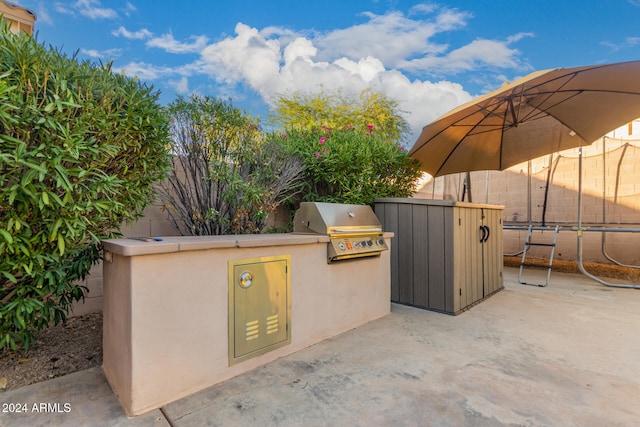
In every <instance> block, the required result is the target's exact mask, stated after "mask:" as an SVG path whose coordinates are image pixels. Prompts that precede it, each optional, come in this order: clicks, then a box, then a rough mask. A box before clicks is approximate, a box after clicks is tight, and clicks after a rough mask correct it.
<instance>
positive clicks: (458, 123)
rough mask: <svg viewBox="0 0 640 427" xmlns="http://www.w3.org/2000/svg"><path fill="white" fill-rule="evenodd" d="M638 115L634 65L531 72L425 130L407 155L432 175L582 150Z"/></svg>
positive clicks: (637, 66)
mask: <svg viewBox="0 0 640 427" xmlns="http://www.w3.org/2000/svg"><path fill="white" fill-rule="evenodd" d="M638 117H640V61H631V62H622V63H616V64H603V65H593V66H586V67H576V68H558V69H554V70H546V71H538V72H535V73H532V74H530V75H528V76H526V77H524V78H522V79H519V80H517V81H515V82H513V83H510V84H505V85H504V86H503V87H502V88H500V89H499V90H497V91H494V92H491V93H489V94H487V95H484V96H482V97H479V98H477V99H475V100H473V101H471V102H469V103H467V104H464V105H462V106H460V107H458V108H456V109H454V110H452V111H450V112H448V113H447V114H445V115H444V116H442V117H440V118H439V119H438V120H436V121H434V122H433V123H431V124H429V125H427V126H425V127H424V128H423V130H422V133H421V135H420V137H419V138H418V140H417V141H416V143H415V144H414V146H413V148H412V149H411V150H410V151H409V154H410V155H411V157H413V158H415V159H418V160H419V161H420V162H421V164H422V170H424V171H425V172H428V173H429V174H431V175H432V176H434V177H435V176H441V175H446V174H450V173H456V172H469V171H476V170H503V169H506V168H508V167H509V166H513V165H515V164H518V163H521V162H524V161H527V160H530V159H534V158H536V157H539V156H542V155H545V154H549V153H553V152H556V151H560V150H564V149H567V148H573V147H578V146H582V145H589V144H591V143H592V142H593V141H595V140H597V139H598V138H600V137H601V136H603V135H605V134H606V133H607V132H610V131H611V130H613V129H616V128H617V127H619V126H621V125H623V124H625V123H628V122H630V121H632V120H633V119H637V118H638Z"/></svg>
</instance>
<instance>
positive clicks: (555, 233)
mask: <svg viewBox="0 0 640 427" xmlns="http://www.w3.org/2000/svg"><path fill="white" fill-rule="evenodd" d="M532 228H533V227H532V226H531V225H530V226H529V229H528V230H527V238H526V240H525V242H524V250H523V251H522V261H521V262H520V272H519V273H518V282H519V283H521V284H523V285H531V286H540V287H545V286H547V285H548V284H549V279H550V278H551V266H552V265H553V254H554V252H555V250H556V241H557V240H558V229H559V226H557V225H556V227H555V229H554V230H553V241H552V242H551V243H540V242H532V241H531V231H532ZM532 246H545V247H548V248H550V253H549V265H540V264H533V263H527V262H526V258H527V251H528V250H529V248H531V247H532ZM524 267H535V268H546V269H547V280H546V281H545V282H544V284H540V283H528V282H525V281H523V280H522V270H523V268H524Z"/></svg>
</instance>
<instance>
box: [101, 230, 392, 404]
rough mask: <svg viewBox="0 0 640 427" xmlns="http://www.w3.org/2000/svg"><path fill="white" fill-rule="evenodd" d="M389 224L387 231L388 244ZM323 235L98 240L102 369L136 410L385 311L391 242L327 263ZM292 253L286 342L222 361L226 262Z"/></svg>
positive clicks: (226, 306) (225, 352) (225, 341)
mask: <svg viewBox="0 0 640 427" xmlns="http://www.w3.org/2000/svg"><path fill="white" fill-rule="evenodd" d="M392 236H393V234H392V233H385V235H384V237H385V240H386V241H387V245H389V247H390V244H391V241H390V240H391V237H392ZM327 242H328V237H327V236H322V235H302V234H268V235H236V236H206V237H166V238H162V241H153V242H144V241H138V240H132V239H113V240H106V241H104V242H103V245H104V250H105V262H104V267H103V268H104V271H103V275H104V333H103V352H104V355H103V360H104V361H103V369H104V372H105V375H106V377H107V380H108V381H109V383H110V385H111V387H112V389H113V390H114V393H115V394H116V396H117V398H118V400H119V401H120V403H121V404H122V405H123V407H124V408H125V410H126V412H127V414H129V415H131V416H133V415H138V414H142V413H144V412H147V411H150V410H152V409H155V408H159V407H160V406H162V405H164V404H166V403H169V402H172V401H175V400H177V399H179V398H182V397H184V396H187V395H190V394H192V393H195V392H196V391H199V390H202V389H204V388H206V387H209V386H211V385H214V384H216V383H219V382H221V381H224V380H226V379H229V378H231V377H234V376H236V375H239V374H241V373H244V372H246V371H249V370H251V369H254V368H256V367H258V366H260V365H263V364H265V363H268V362H271V361H273V360H275V359H278V358H280V357H282V356H285V355H287V354H290V353H293V352H295V351H298V350H301V349H303V348H305V347H308V346H310V345H313V344H315V343H317V342H319V341H322V340H324V339H326V338H330V337H332V336H335V335H338V334H340V333H342V332H345V331H347V330H350V329H352V328H355V327H357V326H360V325H362V324H364V323H367V322H369V321H371V320H374V319H377V318H380V317H382V316H385V315H386V314H388V313H389V312H390V289H391V287H390V276H391V273H390V261H389V260H390V257H389V252H390V251H384V252H382V254H381V255H380V256H377V257H371V258H361V259H354V260H348V261H342V262H336V263H332V264H327ZM284 255H288V256H290V259H291V263H290V268H291V271H290V279H291V299H290V305H291V324H290V327H291V343H290V344H288V345H285V346H283V347H280V348H277V349H274V350H272V351H270V352H268V353H266V354H262V355H259V356H256V357H254V358H251V359H249V360H246V361H242V362H240V363H237V364H234V365H233V366H230V364H229V344H228V319H229V303H228V293H229V291H228V278H229V274H228V263H229V261H232V260H238V259H251V258H260V257H273V256H284Z"/></svg>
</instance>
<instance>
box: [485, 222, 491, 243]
mask: <svg viewBox="0 0 640 427" xmlns="http://www.w3.org/2000/svg"><path fill="white" fill-rule="evenodd" d="M484 228H486V229H487V236H486V237H485V238H484V241H485V242H486V241H487V240H489V236H490V235H491V229H490V228H489V226H488V225H485V226H484Z"/></svg>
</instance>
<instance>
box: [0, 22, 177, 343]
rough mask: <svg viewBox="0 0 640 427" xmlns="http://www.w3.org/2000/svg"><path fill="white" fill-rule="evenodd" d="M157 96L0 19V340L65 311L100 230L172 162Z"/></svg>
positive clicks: (112, 227)
mask: <svg viewBox="0 0 640 427" xmlns="http://www.w3.org/2000/svg"><path fill="white" fill-rule="evenodd" d="M157 98H158V95H157V93H154V92H153V91H152V89H151V88H150V87H147V86H146V85H144V84H142V83H140V82H139V81H136V80H135V79H130V78H128V77H126V76H124V75H120V74H114V73H113V72H112V70H111V67H110V64H91V63H89V62H79V61H77V60H76V58H75V57H67V56H65V55H64V54H62V53H60V52H58V51H56V50H54V49H52V48H48V49H47V48H45V47H44V46H41V45H39V44H38V43H37V41H35V40H34V39H32V38H31V37H29V36H25V35H14V34H12V33H11V32H9V31H8V29H7V27H6V25H4V22H0V149H1V150H0V199H1V200H2V205H1V206H0V347H2V348H5V349H6V348H12V349H15V348H16V347H17V346H18V345H22V346H24V347H25V348H26V349H28V347H29V345H30V344H31V343H32V342H33V332H34V331H36V330H40V329H42V328H45V327H47V326H48V325H50V324H51V323H58V322H60V321H63V320H64V319H65V317H66V314H67V313H68V310H69V309H70V306H71V304H72V303H73V302H74V301H78V300H80V299H82V298H83V297H84V292H85V289H83V288H82V287H81V286H79V285H78V281H79V280H82V279H84V278H85V276H86V275H87V273H88V272H89V269H90V268H91V266H92V265H93V264H94V263H95V262H97V261H98V260H99V258H100V249H101V248H100V239H101V238H103V237H109V236H113V235H114V231H116V230H117V229H118V228H119V227H120V225H121V224H122V222H123V221H128V222H130V221H133V220H135V219H136V218H138V217H139V216H140V215H141V212H142V210H143V208H144V207H145V206H146V205H147V204H148V203H149V201H150V199H151V197H152V196H153V187H152V185H153V183H154V182H155V181H157V180H158V179H160V178H161V177H162V176H163V175H164V173H165V171H166V170H167V168H168V167H169V160H168V123H167V120H166V118H165V115H164V114H163V111H162V107H161V106H160V105H159V104H158V102H157V101H158V100H157Z"/></svg>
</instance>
